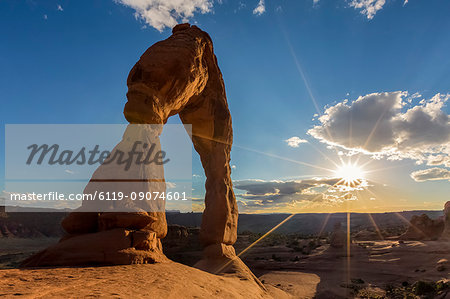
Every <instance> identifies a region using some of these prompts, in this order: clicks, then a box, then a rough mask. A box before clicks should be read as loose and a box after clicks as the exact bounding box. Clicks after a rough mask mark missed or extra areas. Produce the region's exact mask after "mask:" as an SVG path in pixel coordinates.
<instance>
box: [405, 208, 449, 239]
mask: <svg viewBox="0 0 450 299" xmlns="http://www.w3.org/2000/svg"><path fill="white" fill-rule="evenodd" d="M443 229H444V222H443V221H442V220H441V219H436V220H434V219H431V218H430V217H428V216H427V215H426V214H422V215H420V216H417V215H414V216H413V217H412V218H411V220H410V225H409V227H408V229H407V230H406V232H405V233H404V234H402V235H401V236H400V240H437V239H438V238H439V236H441V234H442V230H443Z"/></svg>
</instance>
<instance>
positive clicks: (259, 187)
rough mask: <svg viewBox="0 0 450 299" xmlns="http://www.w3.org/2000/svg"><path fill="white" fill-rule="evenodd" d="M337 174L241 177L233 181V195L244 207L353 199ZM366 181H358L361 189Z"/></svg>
mask: <svg viewBox="0 0 450 299" xmlns="http://www.w3.org/2000/svg"><path fill="white" fill-rule="evenodd" d="M340 182H341V179H339V178H320V179H319V178H318V179H306V180H292V181H277V180H275V181H264V180H241V181H234V182H233V186H234V188H235V189H236V190H242V191H244V193H239V192H236V197H237V198H238V202H239V205H240V207H241V208H243V211H254V210H260V211H261V210H269V211H270V210H275V209H280V208H286V207H291V208H295V207H299V206H301V205H304V204H323V205H328V206H332V205H337V204H341V203H343V202H345V201H349V200H356V197H355V196H354V195H353V194H352V192H349V191H348V190H347V189H346V188H345V186H343V185H342V184H341V183H340ZM366 187H367V182H364V183H363V182H361V188H357V187H356V188H352V189H353V190H362V189H363V188H366Z"/></svg>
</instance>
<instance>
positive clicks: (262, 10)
mask: <svg viewBox="0 0 450 299" xmlns="http://www.w3.org/2000/svg"><path fill="white" fill-rule="evenodd" d="M265 12H266V5H265V3H264V0H259V3H258V5H257V6H256V7H255V9H254V10H253V14H254V15H258V16H260V15H262V14H263V13H265Z"/></svg>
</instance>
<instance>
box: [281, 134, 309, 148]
mask: <svg viewBox="0 0 450 299" xmlns="http://www.w3.org/2000/svg"><path fill="white" fill-rule="evenodd" d="M285 142H286V143H287V145H288V146H290V147H299V146H300V143H307V142H308V141H306V140H305V139H301V138H300V137H297V136H294V137H291V138H289V139H286V140H285Z"/></svg>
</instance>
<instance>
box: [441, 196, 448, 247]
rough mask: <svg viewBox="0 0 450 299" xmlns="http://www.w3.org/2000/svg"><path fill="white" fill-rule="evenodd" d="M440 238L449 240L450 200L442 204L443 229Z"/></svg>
mask: <svg viewBox="0 0 450 299" xmlns="http://www.w3.org/2000/svg"><path fill="white" fill-rule="evenodd" d="M441 240H443V241H450V201H447V202H446V203H445V205H444V231H443V232H442V235H441Z"/></svg>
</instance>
